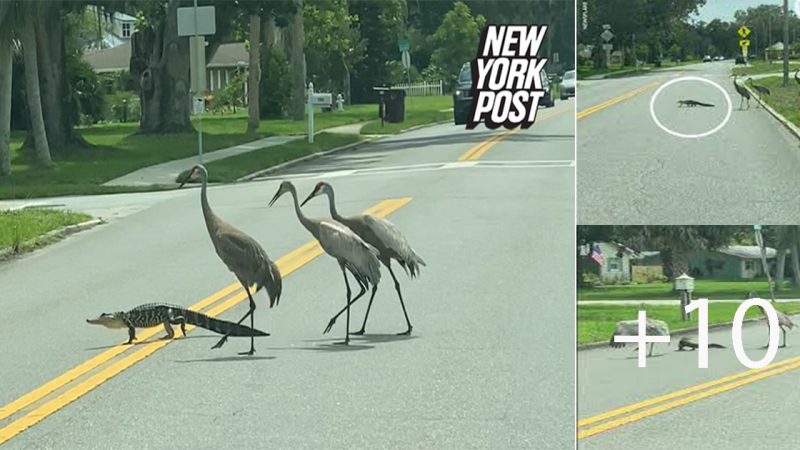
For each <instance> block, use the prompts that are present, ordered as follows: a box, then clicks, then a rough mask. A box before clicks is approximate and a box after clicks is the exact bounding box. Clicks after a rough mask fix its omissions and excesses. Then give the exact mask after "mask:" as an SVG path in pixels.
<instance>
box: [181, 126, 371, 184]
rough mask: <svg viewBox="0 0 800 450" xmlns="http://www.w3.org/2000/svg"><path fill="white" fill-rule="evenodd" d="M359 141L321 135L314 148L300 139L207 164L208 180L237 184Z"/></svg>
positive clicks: (349, 137) (348, 136)
mask: <svg viewBox="0 0 800 450" xmlns="http://www.w3.org/2000/svg"><path fill="white" fill-rule="evenodd" d="M359 140H361V136H358V135H355V134H333V133H320V134H318V135H316V136H314V143H313V144H309V143H308V141H307V140H306V139H298V140H296V141H292V142H287V143H286V144H283V145H277V146H273V147H266V148H263V149H260V150H254V151H252V152H248V153H243V154H241V155H237V156H232V157H230V158H225V159H221V160H218V161H212V162H210V163H208V164H206V168H207V169H208V179H209V181H211V182H231V181H236V180H237V179H238V178H241V177H243V176H245V175H248V174H251V173H253V172H257V171H259V170H262V169H266V168H269V167H272V166H275V165H277V164H280V163H283V162H286V161H290V160H292V159H296V158H300V157H302V156H306V155H310V154H312V153H319V152H323V151H325V150H330V149H332V148H336V147H341V146H343V145H347V144H352V143H353V142H357V141H359ZM187 172H188V171H187ZM181 176H185V174H181ZM179 178H180V177H179Z"/></svg>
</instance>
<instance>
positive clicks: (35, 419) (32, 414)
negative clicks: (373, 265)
mask: <svg viewBox="0 0 800 450" xmlns="http://www.w3.org/2000/svg"><path fill="white" fill-rule="evenodd" d="M411 200H412V198H411V197H403V198H393V199H386V200H383V201H381V202H379V203H377V204H375V205H373V206H372V207H370V208H368V209H366V210H365V211H364V213H365V214H373V215H376V216H379V217H386V216H388V215H389V214H391V213H393V212H395V211H397V210H398V209H400V208H402V207H403V206H405V205H407V204H408V203H409V202H410V201H411ZM321 254H322V249H321V248H320V246H319V243H318V242H317V241H316V240H315V241H310V242H307V243H306V244H304V245H302V246H300V247H298V248H297V249H295V250H293V251H291V252H289V253H287V254H286V255H284V256H282V257H281V258H280V259H278V260H277V261H276V264H277V265H278V268H279V270H280V272H281V275H282V276H288V275H289V274H291V273H293V272H294V271H296V270H297V269H300V268H301V267H303V266H304V265H306V264H308V263H309V262H311V261H312V260H314V259H315V258H316V257H318V256H320V255H321ZM237 291H238V292H237ZM231 293H235V295H234V296H233V297H231V298H229V299H228V300H226V301H225V302H223V303H221V304H218V305H216V306H214V307H213V308H210V309H209V310H208V311H206V312H205V313H206V314H207V315H209V316H212V317H213V316H216V315H219V314H221V313H223V312H225V311H227V310H228V309H230V308H233V307H234V306H236V305H237V304H238V303H240V302H242V301H244V299H246V298H247V294H246V292H245V291H244V289H242V288H241V285H240V284H239V283H238V282H236V283H232V284H231V285H229V286H226V287H224V288H222V289H221V290H219V291H217V292H215V293H214V294H211V295H210V296H208V297H206V298H205V299H203V300H201V301H200V302H198V303H196V304H194V305H192V306H190V307H188V309H192V310H199V309H202V308H205V307H209V306H211V305H212V304H214V303H217V302H218V301H219V300H221V299H223V298H226V297H228V295H229V294H231ZM194 328H195V327H194V326H192V325H187V326H186V331H187V333H188V332H189V331H191V330H192V329H194ZM160 331H161V329H160V328H159V327H153V328H149V329H146V330H143V331H142V333H140V334H139V339H138V340H139V341H140V342H142V343H141V344H139V345H136V346H133V345H122V344H118V345H117V346H115V347H113V348H111V349H109V350H107V351H105V352H103V353H101V354H100V355H97V356H95V357H93V358H91V359H89V360H87V361H85V362H83V363H81V364H79V365H78V366H76V367H74V368H72V369H70V370H68V371H67V372H65V373H63V374H62V375H59V376H58V377H56V378H54V379H53V380H50V381H48V382H46V383H45V384H43V385H42V386H40V387H38V388H36V389H34V390H32V391H30V392H28V393H26V394H23V395H22V396H21V397H19V398H17V399H16V400H14V401H12V402H10V403H8V404H7V405H5V406H3V407H2V408H0V420H3V419H6V418H8V417H11V416H13V415H15V414H17V413H18V412H20V411H22V410H23V409H24V408H26V407H28V406H30V405H32V404H34V403H37V402H39V401H41V400H44V399H45V397H47V396H48V395H50V394H52V393H54V392H56V391H58V390H60V389H62V388H64V387H65V386H67V385H68V384H69V383H72V382H74V381H76V380H78V379H79V378H81V377H82V376H84V375H86V374H87V373H89V372H92V371H95V370H96V369H99V371H96V372H95V373H93V374H92V375H90V376H89V377H88V378H87V379H85V380H83V381H80V382H78V384H76V385H75V386H72V387H70V388H68V389H66V390H65V391H63V392H61V393H59V394H58V395H57V396H56V397H55V398H53V399H50V400H47V401H45V402H44V403H43V404H41V405H39V406H36V407H35V408H34V409H33V410H32V411H29V412H28V413H26V414H25V415H24V416H22V417H21V418H19V419H17V420H14V421H13V422H11V423H9V424H7V425H5V426H3V427H2V428H0V445H3V444H4V443H5V442H7V441H8V440H10V439H12V438H13V437H14V436H16V435H18V434H19V433H22V432H23V431H25V430H27V429H28V428H30V427H32V426H34V425H36V424H37V423H39V422H41V421H42V420H44V419H45V418H47V417H49V416H50V415H52V414H54V413H55V412H57V411H59V410H61V409H62V408H64V407H65V406H67V405H69V404H70V403H72V402H73V401H75V400H77V399H78V398H80V397H82V396H83V395H85V394H87V393H88V392H90V391H92V390H93V389H95V388H97V387H99V386H100V385H102V384H103V383H105V382H106V381H108V380H109V379H111V378H113V377H114V376H116V375H118V374H120V373H122V372H123V371H124V370H126V369H128V368H130V367H131V366H133V365H134V364H136V363H137V362H139V361H141V360H142V359H144V358H146V357H147V356H149V355H151V354H153V353H155V352H156V351H157V350H159V349H161V348H163V347H165V346H166V345H168V344H170V343H171V342H173V340H157V341H150V342H144V341H146V340H147V339H149V338H151V337H153V336H155V335H156V334H158V333H159V332H160ZM134 348H135V349H136V351H135V352H132V353H127V354H126V356H124V357H123V358H122V359H114V358H115V357H117V356H119V355H121V354H123V353H125V352H127V351H128V350H131V349H134ZM106 363H109V364H107V365H106ZM104 365H105V367H103V366H104ZM101 367H102V368H101Z"/></svg>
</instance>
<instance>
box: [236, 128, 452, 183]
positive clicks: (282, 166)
mask: <svg viewBox="0 0 800 450" xmlns="http://www.w3.org/2000/svg"><path fill="white" fill-rule="evenodd" d="M449 122H450V120H441V121H439V122H432V123H424V124H422V125H415V126H413V127H409V128H404V129H402V130H400V131H399V132H398V133H395V134H382V135H374V134H373V135H369V136H372V137H368V138H365V139H363V140H360V141H358V142H353V143H352V144H347V145H343V146H341V147H336V148H332V149H330V150H325V151H324V152H319V153H312V154H310V155H305V156H301V157H300V158H297V159H292V160H289V161H285V162H282V163H280V164H278V165H275V166H272V167H267V168H266V169H262V170H259V171H257V172H253V173H251V174H248V175H245V176H243V177H240V178H237V179H236V183H239V182H243V181H252V180H253V179H255V178H259V177H263V176H264V175H267V174H269V173H271V172H275V171H277V170H281V169H285V168H286V167H290V166H292V165H294V164H299V163H301V162H306V161H309V160H311V159H314V158H319V157H321V156H326V155H330V154H332V153H337V152H341V151H345V150H353V149H356V148H358V147H360V146H362V145H366V144H371V143H374V142H377V141H380V140H381V139H386V138H388V137H392V136H397V135H398V134H403V133H406V132H409V131H415V130H419V129H422V128H427V127H432V126H436V125H441V124H443V123H449Z"/></svg>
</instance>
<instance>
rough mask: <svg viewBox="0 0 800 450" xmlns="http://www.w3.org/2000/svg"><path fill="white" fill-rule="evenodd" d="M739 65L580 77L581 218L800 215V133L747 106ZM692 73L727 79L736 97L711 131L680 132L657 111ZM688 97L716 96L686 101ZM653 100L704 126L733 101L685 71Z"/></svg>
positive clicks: (671, 116) (682, 120)
mask: <svg viewBox="0 0 800 450" xmlns="http://www.w3.org/2000/svg"><path fill="white" fill-rule="evenodd" d="M732 66H733V63H732V61H720V62H713V63H706V64H696V65H690V66H684V67H680V68H677V69H671V70H663V71H656V72H652V73H649V74H647V75H642V76H635V77H628V78H620V79H611V80H601V81H581V82H580V86H579V91H580V94H579V96H578V97H579V101H578V108H577V109H578V121H577V127H578V136H579V138H578V146H577V174H578V175H577V197H578V223H579V224H586V225H589V224H680V225H690V224H717V223H723V224H731V225H733V224H753V223H772V224H796V223H797V220H798V219H797V218H798V217H800V183H798V182H797V174H798V173H799V172H800V145H798V144H799V143H798V140H797V138H795V137H794V136H793V135H791V134H790V133H789V132H788V131H787V130H786V129H785V128H784V127H783V126H782V125H781V124H780V123H779V122H778V121H777V120H775V119H774V118H773V117H772V116H771V115H770V114H769V113H768V112H766V111H765V110H764V109H762V108H760V107H758V104H757V102H756V101H755V100H752V101H751V102H750V108H749V109H747V108H746V104H745V109H744V110H739V104H740V97H739V96H738V94H737V93H736V91H735V90H734V87H733V82H732V78H731V77H730V69H731V67H732ZM689 76H693V77H701V78H704V79H707V80H711V81H714V82H716V83H718V84H719V85H721V86H722V88H723V89H724V90H725V92H726V93H727V94H728V95H729V96H730V98H731V101H732V104H733V110H732V113H731V115H730V120H729V121H728V122H727V124H726V125H725V126H724V127H722V128H721V129H720V130H719V131H717V132H716V133H714V134H712V135H709V136H706V137H703V138H697V139H685V138H680V137H676V136H673V135H671V134H668V133H667V132H666V131H663V130H661V129H660V128H659V127H658V126H657V125H656V124H655V122H654V120H653V119H652V118H651V113H650V101H651V97H652V96H653V95H654V94H655V92H656V90H657V89H658V88H660V87H662V86H664V85H665V84H666V83H667V82H669V81H672V80H675V79H677V78H678V77H689ZM681 99H688V100H697V101H701V102H704V103H710V104H713V105H715V106H714V107H709V108H707V107H694V108H687V107H678V104H677V100H681ZM598 105H600V106H598ZM603 105H604V106H605V107H603ZM653 110H654V112H655V115H656V117H657V118H658V120H659V121H661V122H662V124H663V125H664V126H665V127H667V128H669V129H671V130H673V131H676V132H678V133H683V134H699V133H703V132H706V131H710V130H711V129H713V128H715V127H716V126H717V125H719V124H720V123H721V122H722V121H723V119H724V117H725V114H726V112H727V102H726V100H725V97H724V96H723V94H722V93H721V92H720V91H719V90H717V89H716V88H714V87H713V86H710V85H708V84H706V83H703V82H700V81H685V82H678V83H675V84H672V85H670V86H669V87H666V88H665V89H664V90H663V91H662V93H661V94H660V95H659V96H658V97H657V99H656V101H655V103H654V108H653Z"/></svg>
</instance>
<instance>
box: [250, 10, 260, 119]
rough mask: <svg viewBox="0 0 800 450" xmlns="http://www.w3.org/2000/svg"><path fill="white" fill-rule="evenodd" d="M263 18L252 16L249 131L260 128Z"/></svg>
mask: <svg viewBox="0 0 800 450" xmlns="http://www.w3.org/2000/svg"><path fill="white" fill-rule="evenodd" d="M260 47H261V18H260V17H259V16H257V15H255V14H253V15H252V16H250V67H249V68H248V72H247V132H248V133H253V132H255V131H256V130H258V125H259V123H260V122H259V121H260V120H261V108H260V106H261V104H260V102H259V100H258V87H259V84H260V83H261V55H260Z"/></svg>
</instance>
